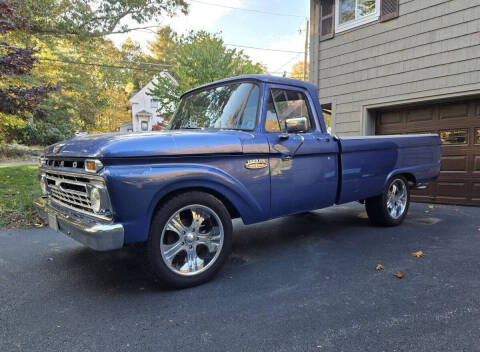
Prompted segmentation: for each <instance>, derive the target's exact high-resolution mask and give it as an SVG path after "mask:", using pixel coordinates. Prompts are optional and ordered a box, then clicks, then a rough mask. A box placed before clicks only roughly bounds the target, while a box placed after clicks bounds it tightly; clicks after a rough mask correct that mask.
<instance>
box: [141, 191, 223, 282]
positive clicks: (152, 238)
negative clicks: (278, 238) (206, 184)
mask: <svg viewBox="0 0 480 352" xmlns="http://www.w3.org/2000/svg"><path fill="white" fill-rule="evenodd" d="M197 205H200V206H203V207H206V208H208V209H209V210H212V211H213V212H214V213H215V214H216V215H217V216H218V218H219V219H220V221H221V224H222V226H223V245H222V246H221V248H219V249H217V251H220V253H219V254H218V256H217V257H216V259H215V260H214V261H213V262H212V263H211V264H209V265H210V266H209V267H208V266H207V267H205V268H203V269H202V270H204V271H202V272H199V273H197V274H188V275H189V276H186V275H185V274H183V275H182V274H181V273H180V274H179V273H177V272H175V271H174V269H175V268H173V269H171V268H170V267H169V266H168V265H172V264H171V263H170V264H168V265H167V263H166V262H165V261H166V259H165V260H164V259H163V256H162V250H161V248H160V247H161V246H160V243H161V241H162V233H163V232H164V227H165V226H166V225H167V222H168V221H169V219H170V218H171V217H172V216H173V215H175V214H176V212H177V211H179V210H180V209H183V208H184V207H188V206H197ZM192 221H193V220H192ZM191 226H193V223H192V224H191ZM166 231H167V230H166ZM164 238H165V237H164ZM197 239H198V237H197ZM163 240H164V239H163ZM177 241H178V240H177ZM183 243H184V242H182V245H183ZM185 243H186V242H185ZM147 248H148V258H149V262H150V265H151V268H152V271H153V272H154V274H155V275H156V276H157V277H158V279H159V281H160V283H161V285H162V286H164V287H168V288H186V287H192V286H196V285H199V284H202V283H205V282H207V281H208V280H210V279H211V278H213V276H215V274H217V272H218V271H219V270H220V269H221V267H222V266H223V264H224V263H225V261H226V260H227V258H228V255H229V254H230V252H231V248H232V220H231V217H230V214H229V212H228V210H227V208H226V207H225V206H224V205H223V203H222V202H221V201H220V200H219V199H218V198H216V197H214V196H213V195H211V194H209V193H205V192H199V191H190V192H185V193H181V194H179V195H177V196H174V197H173V198H171V199H169V200H167V201H166V202H165V203H164V204H162V205H161V206H160V207H158V208H157V210H156V212H155V214H154V216H153V219H152V223H151V226H150V234H149V238H148V242H147ZM190 248H191V246H190ZM195 248H196V247H195ZM195 252H196V250H195ZM215 253H216V252H215ZM185 261H188V259H185ZM202 263H203V261H202ZM184 265H186V264H184ZM202 265H203V264H202ZM172 266H173V265H172Z"/></svg>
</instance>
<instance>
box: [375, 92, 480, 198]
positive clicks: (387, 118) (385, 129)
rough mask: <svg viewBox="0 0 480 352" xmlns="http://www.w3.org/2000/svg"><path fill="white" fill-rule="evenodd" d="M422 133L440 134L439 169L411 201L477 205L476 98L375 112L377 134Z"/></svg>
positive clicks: (479, 118)
mask: <svg viewBox="0 0 480 352" xmlns="http://www.w3.org/2000/svg"><path fill="white" fill-rule="evenodd" d="M425 132H434V133H438V134H440V137H441V139H442V143H443V145H442V169H441V172H440V177H439V178H438V180H437V182H434V183H431V184H430V185H429V186H428V188H427V189H426V190H422V191H415V192H413V194H412V200H414V201H417V202H432V203H448V204H463V205H480V99H475V100H468V101H461V102H451V103H441V104H438V103H437V104H431V105H423V106H421V107H415V108H405V109H401V110H393V111H380V112H378V115H377V120H376V133H377V134H403V133H425Z"/></svg>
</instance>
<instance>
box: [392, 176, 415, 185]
mask: <svg viewBox="0 0 480 352" xmlns="http://www.w3.org/2000/svg"><path fill="white" fill-rule="evenodd" d="M395 176H403V177H405V178H406V179H407V181H408V183H409V184H410V186H414V185H416V184H417V180H416V179H415V176H413V175H412V174H407V173H405V174H397V175H395Z"/></svg>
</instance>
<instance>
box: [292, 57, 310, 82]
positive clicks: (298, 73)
mask: <svg viewBox="0 0 480 352" xmlns="http://www.w3.org/2000/svg"><path fill="white" fill-rule="evenodd" d="M303 66H304V64H303V61H299V62H297V63H296V64H295V65H293V67H292V72H291V73H290V75H289V77H290V78H293V79H299V80H302V81H303V78H304V77H303ZM308 70H309V64H308V62H307V77H305V78H306V80H308Z"/></svg>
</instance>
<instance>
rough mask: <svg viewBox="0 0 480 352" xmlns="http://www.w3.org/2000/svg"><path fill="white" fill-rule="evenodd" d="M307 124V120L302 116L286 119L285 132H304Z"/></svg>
mask: <svg viewBox="0 0 480 352" xmlns="http://www.w3.org/2000/svg"><path fill="white" fill-rule="evenodd" d="M307 124H308V120H307V118H306V117H304V116H302V117H295V118H291V119H286V120H285V130H286V131H287V133H300V132H306V131H307V130H308V127H307Z"/></svg>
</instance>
